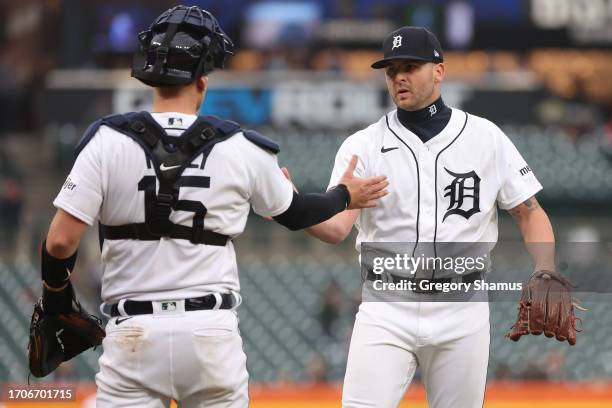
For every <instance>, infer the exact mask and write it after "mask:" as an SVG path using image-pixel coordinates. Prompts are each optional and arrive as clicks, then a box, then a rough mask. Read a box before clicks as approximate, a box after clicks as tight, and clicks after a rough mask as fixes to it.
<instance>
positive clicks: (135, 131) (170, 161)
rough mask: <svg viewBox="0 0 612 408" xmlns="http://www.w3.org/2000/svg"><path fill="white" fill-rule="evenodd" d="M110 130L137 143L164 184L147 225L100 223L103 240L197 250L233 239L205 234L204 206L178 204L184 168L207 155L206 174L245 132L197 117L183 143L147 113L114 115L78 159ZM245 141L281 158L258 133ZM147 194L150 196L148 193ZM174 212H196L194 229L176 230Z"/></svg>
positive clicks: (148, 210) (149, 204)
mask: <svg viewBox="0 0 612 408" xmlns="http://www.w3.org/2000/svg"><path fill="white" fill-rule="evenodd" d="M102 125H105V126H108V127H110V128H112V129H114V130H116V131H118V132H119V133H122V134H124V135H126V136H128V137H130V138H131V139H133V140H134V141H135V142H136V143H138V145H139V146H140V147H141V148H142V149H143V150H144V152H145V154H146V156H147V160H148V162H149V163H151V164H152V166H153V168H154V169H155V174H156V175H157V180H158V181H159V191H158V192H157V194H156V195H155V193H154V190H153V193H152V194H153V196H154V197H150V198H149V199H148V200H146V202H145V222H144V223H133V224H125V225H112V226H111V225H104V224H102V223H100V240H101V242H102V240H104V239H109V240H115V239H138V240H143V241H153V240H159V239H160V238H161V237H168V238H174V239H186V240H189V241H190V242H191V243H193V244H206V245H216V246H225V245H226V244H227V241H228V239H229V237H228V236H227V235H223V234H219V233H216V232H214V231H209V230H206V229H204V215H205V213H206V209H205V207H203V205H201V203H198V202H193V201H185V200H179V199H178V196H179V188H180V183H179V179H180V177H181V175H182V173H183V171H184V170H185V168H186V167H187V166H188V165H189V164H190V163H191V162H192V161H193V160H194V159H195V158H196V157H198V156H199V155H201V154H202V155H203V158H202V164H201V168H203V166H204V162H205V161H206V159H207V157H208V155H209V154H210V152H211V151H212V149H213V147H214V145H215V144H217V143H219V142H223V141H225V140H227V139H229V138H230V137H232V136H234V135H236V134H237V133H238V132H240V131H242V129H241V128H240V125H238V124H237V123H235V122H232V121H224V120H221V119H219V118H217V117H215V116H203V117H198V118H197V119H196V121H195V122H194V123H193V124H192V125H191V126H190V127H189V128H188V129H186V130H185V131H184V132H183V134H182V135H181V136H180V137H172V136H168V134H167V133H166V132H165V130H164V129H163V128H162V127H161V126H160V125H159V124H158V123H157V122H156V121H155V119H153V117H152V116H151V115H150V114H149V113H148V112H138V113H135V112H134V113H128V114H124V115H112V116H107V117H105V118H103V119H100V120H98V121H96V122H95V123H94V124H92V125H91V126H90V127H89V129H88V130H87V131H86V132H85V135H84V136H83V138H82V139H81V141H80V142H79V144H78V145H77V148H76V155H77V156H78V154H79V153H80V152H81V151H82V150H83V148H85V146H86V145H87V143H88V142H89V141H90V140H91V139H92V138H93V136H94V135H95V134H96V133H97V130H98V129H99V127H100V126H102ZM243 134H244V136H245V137H246V138H247V139H248V140H250V141H251V142H253V143H255V144H257V145H258V146H260V147H262V148H264V149H266V150H269V151H271V152H273V153H278V151H279V148H278V145H276V144H275V143H274V142H272V141H271V140H268V139H266V138H265V137H263V136H261V135H260V134H258V133H257V132H254V131H243ZM145 194H146V192H145ZM172 210H186V211H193V212H194V213H195V216H194V218H193V225H192V226H191V227H189V226H185V225H179V224H174V223H172V222H171V221H170V214H171V212H172Z"/></svg>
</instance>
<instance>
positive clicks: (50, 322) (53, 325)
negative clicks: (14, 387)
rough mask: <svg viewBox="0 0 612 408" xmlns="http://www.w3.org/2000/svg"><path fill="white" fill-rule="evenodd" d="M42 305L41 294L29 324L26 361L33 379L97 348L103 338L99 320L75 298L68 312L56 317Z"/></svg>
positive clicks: (103, 332) (102, 329) (103, 333)
mask: <svg viewBox="0 0 612 408" xmlns="http://www.w3.org/2000/svg"><path fill="white" fill-rule="evenodd" d="M70 291H72V287H71V286H70ZM73 293H74V292H73ZM44 303H45V301H44V295H43V297H42V298H40V299H39V300H38V301H37V302H36V304H34V313H33V314H32V320H31V322H30V342H29V344H28V359H29V365H30V372H31V373H32V375H34V376H35V377H44V376H46V375H48V374H49V373H51V372H52V371H53V370H55V369H56V368H57V367H58V366H59V365H60V364H61V363H62V362H63V361H68V360H70V359H71V358H73V357H74V356H76V355H78V354H80V353H82V352H83V351H85V350H87V349H89V348H91V347H96V346H99V345H100V344H102V340H103V339H104V337H105V336H106V333H105V331H104V328H103V327H102V322H101V321H100V319H98V318H97V317H96V316H93V315H90V314H89V313H87V312H86V311H85V310H84V309H83V307H82V306H81V305H80V304H79V303H78V302H77V301H76V299H75V298H74V297H73V301H72V302H71V305H70V309H69V310H66V311H63V312H60V313H58V314H51V313H48V312H45V308H44V306H43V305H44Z"/></svg>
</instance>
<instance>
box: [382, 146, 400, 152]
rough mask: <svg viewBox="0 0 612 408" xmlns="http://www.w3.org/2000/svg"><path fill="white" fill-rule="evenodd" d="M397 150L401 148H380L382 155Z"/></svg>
mask: <svg viewBox="0 0 612 408" xmlns="http://www.w3.org/2000/svg"><path fill="white" fill-rule="evenodd" d="M395 149H399V147H389V148H387V149H385V146H383V147H381V148H380V152H381V153H387V152H390V151H391V150H395Z"/></svg>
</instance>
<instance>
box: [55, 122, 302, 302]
mask: <svg viewBox="0 0 612 408" xmlns="http://www.w3.org/2000/svg"><path fill="white" fill-rule="evenodd" d="M152 116H153V118H154V119H155V120H156V121H157V122H158V123H159V124H160V125H161V126H162V127H164V128H166V131H167V133H168V134H169V135H170V136H176V137H179V136H180V135H181V134H182V132H183V130H184V129H186V128H188V127H189V126H190V125H191V124H192V123H193V122H194V121H195V119H196V116H195V115H186V114H180V113H153V114H152ZM202 159H203V156H202V155H200V156H198V157H196V158H195V160H193V162H192V163H191V165H189V166H188V167H187V168H186V169H185V171H184V172H183V176H197V177H201V178H202V179H203V180H204V178H206V179H207V180H208V181H207V182H206V183H202V184H203V185H204V184H205V185H207V187H187V186H182V187H180V190H179V199H180V200H191V201H197V202H201V203H203V204H204V205H205V206H206V209H207V212H206V215H205V218H204V228H205V229H207V230H211V231H214V232H217V233H220V234H225V235H228V236H230V237H232V238H233V237H236V236H238V235H240V233H242V231H243V230H244V227H245V224H246V221H247V217H248V214H249V208H250V205H252V207H253V209H254V210H255V212H256V213H258V214H260V215H262V216H276V215H279V214H282V213H283V212H284V211H286V210H287V208H288V207H289V205H290V204H291V200H292V198H293V190H292V186H291V183H289V181H287V179H285V177H284V175H283V173H282V172H281V170H280V168H279V167H278V163H277V159H276V156H275V155H274V154H272V153H270V152H268V151H266V150H264V149H262V148H260V147H259V146H257V145H255V144H254V143H252V142H250V141H248V140H247V139H246V138H245V137H244V136H243V135H242V133H240V134H238V135H235V136H233V137H230V138H229V139H227V140H225V141H223V142H220V143H217V144H216V145H215V146H214V148H213V149H212V152H211V153H210V155H209V156H208V158H207V159H206V161H205V164H204V166H201V164H202ZM201 167H203V168H201ZM145 177H148V180H151V178H155V171H154V169H153V168H152V166H149V167H148V166H147V159H146V156H145V152H144V150H143V149H142V148H141V147H140V146H139V145H138V144H137V143H136V142H135V141H134V140H132V139H131V138H129V137H127V136H125V135H123V134H120V133H119V132H117V131H115V130H113V129H111V128H109V127H107V126H102V127H100V129H99V130H98V131H97V133H96V134H95V136H94V137H93V138H92V140H91V141H90V142H89V143H88V144H87V146H86V147H85V148H84V149H83V150H82V151H81V153H80V155H79V156H78V158H77V160H76V162H75V164H74V167H73V168H72V170H71V172H70V175H69V176H68V178H67V180H66V182H65V183H64V186H63V187H62V189H61V190H60V192H59V194H58V196H57V198H56V199H55V201H54V202H53V204H54V205H55V206H56V207H57V208H61V209H63V210H65V211H67V212H68V213H70V214H72V215H73V216H75V217H77V218H78V219H80V220H82V221H83V222H85V223H87V224H89V225H93V224H94V223H95V222H96V219H98V218H99V220H100V222H101V223H102V224H105V225H124V224H131V223H142V222H144V220H145V202H144V191H143V189H142V188H140V187H142V186H140V187H139V183H141V181H143V180H145ZM155 181H156V188H157V189H158V188H159V182H158V181H157V180H156V178H155ZM193 216H194V213H192V212H186V211H173V212H172V214H171V215H170V221H172V222H173V223H175V224H181V225H186V226H189V227H191V226H192V224H193ZM102 261H103V275H102V299H103V300H104V301H105V302H109V303H114V302H117V301H119V300H120V299H133V300H168V299H182V298H189V297H196V296H202V295H204V294H207V293H211V292H227V291H230V290H233V291H238V290H239V288H240V285H239V281H238V271H237V266H236V254H235V252H234V246H233V244H232V242H231V241H228V243H227V245H226V246H224V247H221V246H212V245H194V244H192V243H191V242H189V241H187V240H180V239H170V238H161V239H160V240H159V241H139V240H105V241H104V246H103V248H102Z"/></svg>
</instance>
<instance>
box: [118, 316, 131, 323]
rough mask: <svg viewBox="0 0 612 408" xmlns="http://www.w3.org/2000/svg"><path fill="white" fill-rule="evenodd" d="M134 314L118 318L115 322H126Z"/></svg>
mask: <svg viewBox="0 0 612 408" xmlns="http://www.w3.org/2000/svg"><path fill="white" fill-rule="evenodd" d="M132 317H134V316H128V317H124V318H123V319H120V318H117V320H115V324H121V323H123V322H125V321H126V320H127V319H131V318H132Z"/></svg>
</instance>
